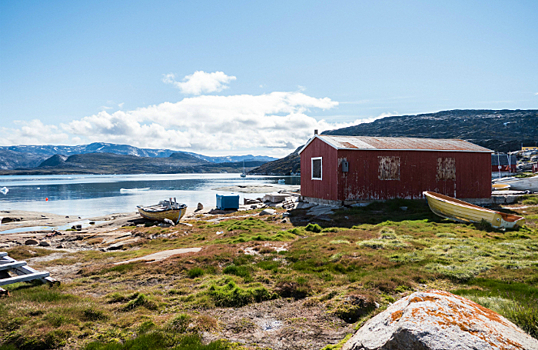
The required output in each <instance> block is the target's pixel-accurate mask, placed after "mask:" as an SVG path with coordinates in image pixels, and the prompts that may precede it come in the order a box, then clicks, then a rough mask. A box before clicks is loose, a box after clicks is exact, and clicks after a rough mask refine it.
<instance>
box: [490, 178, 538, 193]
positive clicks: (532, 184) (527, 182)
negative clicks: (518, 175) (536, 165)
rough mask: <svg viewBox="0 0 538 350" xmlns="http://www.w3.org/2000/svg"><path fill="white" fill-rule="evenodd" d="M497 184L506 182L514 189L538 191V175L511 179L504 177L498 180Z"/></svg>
mask: <svg viewBox="0 0 538 350" xmlns="http://www.w3.org/2000/svg"><path fill="white" fill-rule="evenodd" d="M497 184H506V185H510V188H511V189H512V190H517V191H532V192H538V176H533V177H527V178H522V179H510V180H505V181H502V179H500V180H498V181H497Z"/></svg>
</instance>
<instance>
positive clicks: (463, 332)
mask: <svg viewBox="0 0 538 350" xmlns="http://www.w3.org/2000/svg"><path fill="white" fill-rule="evenodd" d="M404 349H405V350H407V349H415V350H441V349H442V350H449V349H458V350H467V349H469V350H471V349H472V350H482V349H484V350H486V349H488V350H490V349H528V350H530V349H535V350H536V349H538V340H536V339H534V338H532V337H531V336H529V335H528V334H526V333H525V332H523V331H522V330H521V329H519V328H518V327H517V326H516V325H514V324H513V323H512V322H510V321H508V320H507V319H505V318H504V317H502V316H501V315H499V314H497V313H495V312H493V311H491V310H489V309H486V308H485V307H483V306H480V305H478V304H476V303H474V302H472V301H470V300H468V299H465V298H463V297H460V296H457V295H454V294H451V293H448V292H445V291H440V290H429V291H426V292H417V293H413V294H411V295H410V296H408V297H405V298H403V299H401V300H399V301H397V302H396V303H394V304H393V305H391V306H390V307H389V308H388V309H387V310H385V311H384V312H382V313H380V314H379V315H377V316H375V317H374V318H372V319H371V320H369V321H368V322H366V323H365V324H364V326H362V327H361V328H360V329H359V330H358V331H357V332H356V333H355V335H353V337H352V338H351V339H350V340H349V341H347V342H346V344H345V345H344V346H343V347H342V350H404Z"/></svg>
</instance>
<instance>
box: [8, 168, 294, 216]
mask: <svg viewBox="0 0 538 350" xmlns="http://www.w3.org/2000/svg"><path fill="white" fill-rule="evenodd" d="M279 179H284V180H285V184H287V185H299V184H300V178H299V177H291V176H248V177H246V178H241V177H240V176H239V174H174V175H160V174H159V175H155V174H147V175H40V176H0V188H2V187H4V186H5V187H7V188H8V189H9V192H8V193H7V194H5V195H4V194H2V193H0V210H27V211H40V212H46V213H53V214H61V215H78V216H80V217H82V218H90V217H95V216H100V215H106V214H111V213H126V212H134V211H136V206H137V205H150V204H156V203H158V202H159V201H161V200H163V199H166V198H170V197H176V198H177V200H178V202H181V203H186V204H187V206H189V207H196V205H197V204H198V203H202V204H204V205H205V206H215V204H216V199H215V197H216V196H215V195H216V194H217V193H218V194H230V192H225V191H215V190H213V189H214V188H218V187H226V186H234V185H252V184H277V183H278V180H279ZM122 189H123V190H122ZM237 194H239V196H240V203H242V202H243V198H257V197H261V196H262V195H263V194H260V193H249V194H242V193H237ZM46 198H48V201H46V200H45V199H46Z"/></svg>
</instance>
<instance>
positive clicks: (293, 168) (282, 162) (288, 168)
mask: <svg viewBox="0 0 538 350" xmlns="http://www.w3.org/2000/svg"><path fill="white" fill-rule="evenodd" d="M301 148H303V146H300V147H298V148H297V149H296V150H295V151H293V153H290V154H288V155H287V156H285V157H284V158H281V159H277V160H275V161H272V162H269V163H265V164H263V165H262V166H259V167H257V168H255V169H253V170H252V171H250V174H261V175H273V174H274V175H290V174H292V173H297V172H300V171H301V157H300V156H299V151H300V150H301Z"/></svg>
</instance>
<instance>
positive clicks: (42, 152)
mask: <svg viewBox="0 0 538 350" xmlns="http://www.w3.org/2000/svg"><path fill="white" fill-rule="evenodd" d="M88 153H110V154H121V155H129V156H136V157H149V158H167V157H170V156H171V155H173V154H186V155H190V156H192V157H195V158H197V159H200V160H204V161H207V162H211V163H229V162H241V161H243V160H245V161H260V162H268V161H272V160H275V159H276V158H272V157H266V156H253V155H250V154H249V155H245V156H222V157H211V156H204V155H202V154H197V153H192V152H182V151H174V150H170V149H150V148H138V147H134V146H129V145H118V144H113V143H105V142H95V143H91V144H88V145H79V146H52V145H50V146H49V145H38V146H32V145H28V146H0V169H4V170H11V169H27V168H34V167H37V166H38V165H40V164H41V162H43V161H44V160H46V159H48V158H50V157H51V156H53V155H62V156H71V155H75V154H88Z"/></svg>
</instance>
